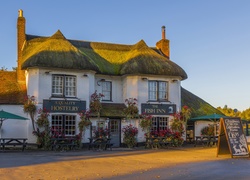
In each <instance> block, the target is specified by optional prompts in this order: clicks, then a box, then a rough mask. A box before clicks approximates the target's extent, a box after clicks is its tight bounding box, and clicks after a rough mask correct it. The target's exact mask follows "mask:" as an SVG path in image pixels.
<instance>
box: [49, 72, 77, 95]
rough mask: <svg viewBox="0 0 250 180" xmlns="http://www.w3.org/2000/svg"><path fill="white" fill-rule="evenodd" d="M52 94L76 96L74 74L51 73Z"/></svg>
mask: <svg viewBox="0 0 250 180" xmlns="http://www.w3.org/2000/svg"><path fill="white" fill-rule="evenodd" d="M52 96H58V97H76V76H69V75H53V76H52Z"/></svg>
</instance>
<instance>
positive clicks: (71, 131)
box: [51, 114, 76, 136]
mask: <svg viewBox="0 0 250 180" xmlns="http://www.w3.org/2000/svg"><path fill="white" fill-rule="evenodd" d="M51 127H52V129H56V130H57V131H59V132H62V133H63V135H64V136H75V135H76V116H74V115H62V114H54V115H51Z"/></svg>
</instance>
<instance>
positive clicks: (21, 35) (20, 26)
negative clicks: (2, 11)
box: [17, 9, 26, 83]
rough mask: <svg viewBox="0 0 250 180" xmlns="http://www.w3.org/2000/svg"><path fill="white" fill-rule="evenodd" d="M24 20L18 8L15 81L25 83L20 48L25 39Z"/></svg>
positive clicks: (21, 11)
mask: <svg viewBox="0 0 250 180" xmlns="http://www.w3.org/2000/svg"><path fill="white" fill-rule="evenodd" d="M25 21H26V20H25V18H24V17H23V10H21V9H19V11H18V18H17V81H18V82H20V83H25V71H24V70H21V66H22V63H23V60H22V48H23V46H24V43H25V41H26V34H25V23H26V22H25Z"/></svg>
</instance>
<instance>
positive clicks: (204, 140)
mask: <svg viewBox="0 0 250 180" xmlns="http://www.w3.org/2000/svg"><path fill="white" fill-rule="evenodd" d="M217 140H218V136H195V144H194V146H196V145H198V144H199V143H200V144H202V145H203V146H211V143H213V144H212V145H214V144H215V143H216V142H217Z"/></svg>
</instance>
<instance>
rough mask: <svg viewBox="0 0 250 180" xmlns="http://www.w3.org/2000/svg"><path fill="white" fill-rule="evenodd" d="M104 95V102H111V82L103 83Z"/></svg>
mask: <svg viewBox="0 0 250 180" xmlns="http://www.w3.org/2000/svg"><path fill="white" fill-rule="evenodd" d="M102 94H103V95H104V97H103V98H102V100H106V101H111V100H112V99H111V97H112V95H111V82H108V81H105V82H102Z"/></svg>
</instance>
